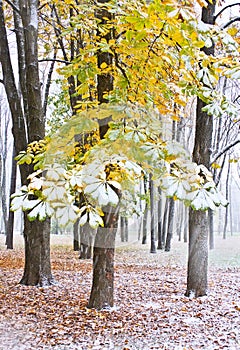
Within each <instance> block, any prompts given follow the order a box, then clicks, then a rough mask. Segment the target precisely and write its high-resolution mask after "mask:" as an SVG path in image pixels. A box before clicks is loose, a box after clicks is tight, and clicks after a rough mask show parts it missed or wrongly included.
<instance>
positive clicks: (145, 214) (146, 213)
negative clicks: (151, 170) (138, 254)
mask: <svg viewBox="0 0 240 350" xmlns="http://www.w3.org/2000/svg"><path fill="white" fill-rule="evenodd" d="M147 186H148V181H147V177H146V175H144V178H143V188H144V194H145V195H147ZM145 203H146V204H145V210H144V213H143V236H142V244H147V231H148V227H147V225H148V213H149V208H148V203H147V201H145Z"/></svg>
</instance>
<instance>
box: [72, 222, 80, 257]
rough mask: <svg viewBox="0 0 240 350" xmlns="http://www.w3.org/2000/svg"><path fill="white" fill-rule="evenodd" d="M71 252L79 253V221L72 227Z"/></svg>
mask: <svg viewBox="0 0 240 350" xmlns="http://www.w3.org/2000/svg"><path fill="white" fill-rule="evenodd" d="M73 250H74V251H75V252H78V251H79V219H78V220H77V221H76V222H75V223H74V225H73Z"/></svg>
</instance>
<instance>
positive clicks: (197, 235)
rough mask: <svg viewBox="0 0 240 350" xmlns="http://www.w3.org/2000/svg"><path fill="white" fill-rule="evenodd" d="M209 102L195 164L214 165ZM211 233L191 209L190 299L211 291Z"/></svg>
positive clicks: (207, 13) (199, 123)
mask: <svg viewBox="0 0 240 350" xmlns="http://www.w3.org/2000/svg"><path fill="white" fill-rule="evenodd" d="M207 2H208V6H207V8H205V7H203V9H202V21H203V22H205V23H209V24H213V23H214V13H215V4H216V1H215V0H213V2H212V3H210V2H209V1H207ZM203 51H204V52H205V53H206V54H207V55H214V45H212V47H210V48H203ZM204 106H205V103H204V102H203V101H201V100H200V99H199V98H198V99H197V113H196V129H195V142H194V149H193V161H194V162H196V163H197V164H203V165H205V166H206V167H207V168H209V166H210V155H211V146H212V133H213V117H212V116H209V115H208V114H207V113H206V112H203V111H202V108H203V107H204ZM208 231H209V225H208V221H207V213H206V212H203V211H201V210H197V211H194V210H192V209H190V210H189V246H188V276H187V291H186V295H187V296H195V297H199V296H203V295H206V294H207V291H208V282H207V278H208Z"/></svg>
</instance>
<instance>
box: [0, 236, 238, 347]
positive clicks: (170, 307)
mask: <svg viewBox="0 0 240 350" xmlns="http://www.w3.org/2000/svg"><path fill="white" fill-rule="evenodd" d="M15 241H17V244H16V245H17V246H16V248H15V249H14V250H12V251H7V250H6V249H5V247H4V237H3V235H0V350H27V349H29V350H30V349H31V350H32V349H46V350H47V349H55V350H65V349H66V350H70V349H71V350H87V349H94V350H107V349H116V350H118V349H119V350H127V349H134V350H141V349H144V350H149V349H168V350H180V349H182V350H183V349H185V350H197V349H204V350H205V349H209V350H212V349H226V350H239V349H240V236H235V237H229V238H228V239H227V240H224V241H223V240H222V239H221V238H217V240H216V248H215V249H214V250H213V251H211V252H210V267H209V293H208V295H207V296H205V297H201V298H198V299H191V298H187V297H185V296H184V292H185V289H186V256H187V245H186V244H184V243H182V242H178V241H176V240H174V241H173V247H172V251H171V252H168V253H166V252H163V251H158V252H157V254H150V253H149V247H148V246H142V245H141V244H140V243H138V242H131V244H129V245H127V244H125V245H124V246H123V247H118V248H117V252H116V259H115V271H116V275H115V307H114V308H112V309H111V310H108V311H96V310H89V309H87V308H86V304H87V300H88V297H89V294H90V288H91V278H92V263H91V261H90V260H86V261H82V260H79V258H78V253H77V252H73V251H72V249H71V237H70V236H60V235H59V236H54V238H52V268H53V274H54V277H55V280H56V284H55V285H53V286H51V287H48V288H39V287H25V286H22V285H19V284H18V282H19V280H20V278H21V275H22V273H23V261H24V253H23V248H22V237H17V239H16V240H15Z"/></svg>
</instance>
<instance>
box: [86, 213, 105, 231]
mask: <svg viewBox="0 0 240 350" xmlns="http://www.w3.org/2000/svg"><path fill="white" fill-rule="evenodd" d="M89 225H90V226H91V227H92V228H97V227H98V226H104V224H103V219H102V218H101V216H100V215H99V214H98V213H96V212H94V211H90V212H89Z"/></svg>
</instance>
